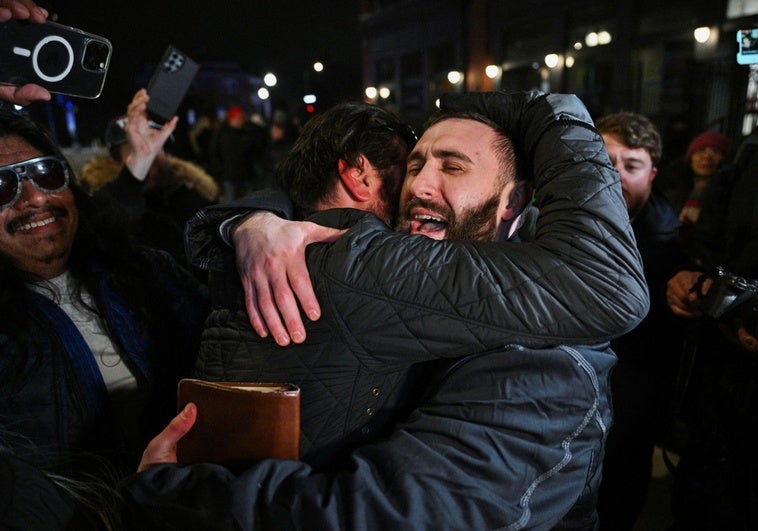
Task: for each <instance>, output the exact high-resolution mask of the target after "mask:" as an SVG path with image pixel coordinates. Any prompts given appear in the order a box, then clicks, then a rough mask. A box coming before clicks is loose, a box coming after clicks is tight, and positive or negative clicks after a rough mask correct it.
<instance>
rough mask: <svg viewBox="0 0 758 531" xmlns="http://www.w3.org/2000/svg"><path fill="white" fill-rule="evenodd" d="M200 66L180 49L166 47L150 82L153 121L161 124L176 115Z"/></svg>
mask: <svg viewBox="0 0 758 531" xmlns="http://www.w3.org/2000/svg"><path fill="white" fill-rule="evenodd" d="M198 70H200V65H198V64H197V63H196V62H195V61H193V60H192V59H191V58H190V57H188V56H187V54H185V53H184V52H182V51H181V50H178V49H177V48H175V47H174V46H169V47H168V48H167V49H166V52H165V53H164V54H163V57H162V58H161V62H160V63H158V66H157V67H156V68H155V72H153V76H152V78H150V82H149V83H148V84H147V93H148V95H149V96H150V100H149V101H148V102H147V112H148V116H149V118H150V119H151V120H152V121H154V122H156V123H158V124H161V125H162V124H164V123H165V122H167V121H168V120H170V119H171V118H173V117H174V115H175V114H176V111H177V109H178V108H179V105H180V104H181V103H182V100H183V99H184V96H185V95H186V94H187V91H188V90H189V88H190V85H192V80H193V79H194V78H195V75H196V74H197V72H198Z"/></svg>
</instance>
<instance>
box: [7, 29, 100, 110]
mask: <svg viewBox="0 0 758 531" xmlns="http://www.w3.org/2000/svg"><path fill="white" fill-rule="evenodd" d="M111 52H112V46H111V43H110V41H109V40H108V39H106V38H104V37H101V36H99V35H94V34H92V33H87V32H85V31H82V30H80V29H77V28H72V27H70V26H63V25H61V24H57V23H55V22H49V21H48V22H45V23H43V24H35V23H32V22H28V21H23V20H16V19H11V20H8V21H6V22H2V23H0V83H3V84H10V85H25V84H28V83H34V84H35V85H40V86H42V87H45V88H46V89H48V90H49V91H50V92H55V93H58V94H66V95H68V96H77V97H80V98H89V99H93V98H97V97H98V96H100V93H101V92H102V90H103V85H104V84H105V75H106V73H107V72H108V66H109V64H110V59H111Z"/></svg>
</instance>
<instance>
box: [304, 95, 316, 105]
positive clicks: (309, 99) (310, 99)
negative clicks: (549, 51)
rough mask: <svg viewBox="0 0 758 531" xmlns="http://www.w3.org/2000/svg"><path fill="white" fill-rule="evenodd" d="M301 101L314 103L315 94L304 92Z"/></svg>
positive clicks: (308, 103)
mask: <svg viewBox="0 0 758 531" xmlns="http://www.w3.org/2000/svg"><path fill="white" fill-rule="evenodd" d="M303 103H305V104H307V105H310V104H311V103H316V95H315V94H306V95H305V96H303Z"/></svg>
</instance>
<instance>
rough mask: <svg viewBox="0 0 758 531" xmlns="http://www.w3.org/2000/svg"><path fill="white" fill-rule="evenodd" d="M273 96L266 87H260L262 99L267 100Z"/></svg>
mask: <svg viewBox="0 0 758 531" xmlns="http://www.w3.org/2000/svg"><path fill="white" fill-rule="evenodd" d="M269 96H271V94H269V92H268V89H267V88H266V87H261V88H259V89H258V97H259V98H260V99H262V100H267V99H268V98H269Z"/></svg>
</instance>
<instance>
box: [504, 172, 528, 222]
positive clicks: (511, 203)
mask: <svg viewBox="0 0 758 531" xmlns="http://www.w3.org/2000/svg"><path fill="white" fill-rule="evenodd" d="M533 194H534V187H533V186H532V183H530V182H529V181H527V180H526V179H518V180H515V181H514V183H513V188H511V191H510V193H509V194H508V202H507V206H506V208H505V211H504V212H503V215H502V216H501V217H502V219H503V220H506V221H507V220H511V219H513V218H515V217H516V216H518V215H519V214H521V212H523V211H524V209H525V208H526V207H527V206H528V205H529V203H530V202H531V201H532V195H533Z"/></svg>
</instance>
